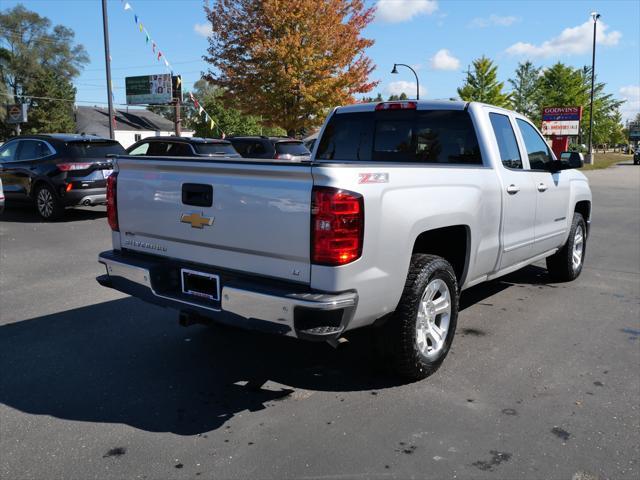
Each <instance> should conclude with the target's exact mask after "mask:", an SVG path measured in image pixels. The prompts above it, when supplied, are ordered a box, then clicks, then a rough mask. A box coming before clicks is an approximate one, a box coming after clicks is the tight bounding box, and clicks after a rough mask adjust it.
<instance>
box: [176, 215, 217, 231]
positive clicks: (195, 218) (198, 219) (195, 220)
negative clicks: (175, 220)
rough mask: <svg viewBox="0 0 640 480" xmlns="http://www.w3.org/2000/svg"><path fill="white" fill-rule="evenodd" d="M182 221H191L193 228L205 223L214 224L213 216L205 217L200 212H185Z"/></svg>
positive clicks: (201, 226) (202, 225)
mask: <svg viewBox="0 0 640 480" xmlns="http://www.w3.org/2000/svg"><path fill="white" fill-rule="evenodd" d="M180 221H181V222H182V223H190V224H191V228H203V227H204V226H205V225H207V226H209V227H210V226H211V225H213V217H203V216H202V215H200V214H199V213H183V214H182V216H181V217H180Z"/></svg>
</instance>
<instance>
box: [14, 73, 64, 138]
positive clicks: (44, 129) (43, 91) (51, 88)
mask: <svg viewBox="0 0 640 480" xmlns="http://www.w3.org/2000/svg"><path fill="white" fill-rule="evenodd" d="M24 91H25V95H29V96H32V97H34V98H32V100H31V102H30V103H31V107H30V109H29V113H28V115H27V119H28V122H27V123H25V124H24V125H23V126H22V131H23V132H24V133H53V132H74V131H75V120H74V117H73V104H74V102H75V99H76V89H75V87H74V86H73V85H72V84H71V82H70V81H69V80H67V79H65V78H63V77H61V76H60V75H58V74H56V73H55V72H53V71H51V70H42V71H41V72H39V73H38V74H37V75H36V76H35V77H34V78H32V79H31V81H30V82H29V85H28V86H27V87H26V89H25V90H24ZM38 97H39V98H38ZM51 98H55V99H56V100H50V99H51Z"/></svg>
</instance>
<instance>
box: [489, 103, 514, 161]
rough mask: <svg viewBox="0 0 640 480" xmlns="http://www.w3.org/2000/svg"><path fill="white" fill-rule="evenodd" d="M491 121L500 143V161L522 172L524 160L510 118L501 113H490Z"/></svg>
mask: <svg viewBox="0 0 640 480" xmlns="http://www.w3.org/2000/svg"><path fill="white" fill-rule="evenodd" d="M489 119H490V120H491V126H492V127H493V133H494V135H495V136H496V141H497V142H498V150H500V160H502V164H503V165H504V166H505V167H507V168H511V169H516V170H522V158H521V157H520V150H518V142H517V141H516V135H515V133H514V132H513V128H512V127H511V122H510V121H509V117H507V116H506V115H501V114H499V113H490V114H489Z"/></svg>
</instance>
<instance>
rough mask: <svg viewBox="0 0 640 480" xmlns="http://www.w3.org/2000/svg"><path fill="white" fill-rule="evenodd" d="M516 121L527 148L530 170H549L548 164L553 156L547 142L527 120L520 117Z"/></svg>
mask: <svg viewBox="0 0 640 480" xmlns="http://www.w3.org/2000/svg"><path fill="white" fill-rule="evenodd" d="M516 122H517V123H518V128H520V133H521V134H522V139H523V140H524V146H525V147H526V149H527V155H528V156H529V167H530V168H531V170H549V166H550V165H549V164H550V163H551V162H553V156H552V155H551V151H550V150H549V146H548V145H547V142H545V141H544V139H543V138H542V137H541V136H540V134H539V133H538V132H537V131H536V129H535V128H533V126H532V125H531V124H530V123H529V122H525V121H524V120H522V119H520V118H518V119H517V120H516Z"/></svg>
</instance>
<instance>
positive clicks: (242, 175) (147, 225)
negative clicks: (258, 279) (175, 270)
mask: <svg viewBox="0 0 640 480" xmlns="http://www.w3.org/2000/svg"><path fill="white" fill-rule="evenodd" d="M311 189H312V177H311V167H310V166H309V165H305V164H292V163H290V162H277V161H273V162H272V163H270V164H264V163H263V162H261V163H260V164H258V163H253V162H248V161H246V160H240V161H238V162H231V161H229V160H228V159H227V160H225V161H222V162H217V161H215V160H211V159H200V158H199V157H198V159H192V158H185V159H180V160H177V159H175V160H172V159H170V158H154V157H135V158H127V157H124V158H119V159H118V180H117V197H118V218H119V224H120V235H121V239H120V241H121V244H122V246H123V247H124V248H127V249H130V250H135V251H139V252H144V253H149V254H154V255H160V256H164V257H170V258H173V259H178V260H184V261H185V262H194V263H199V264H203V265H208V266H211V267H212V268H213V269H215V268H220V269H231V270H239V271H242V272H247V273H254V274H258V275H266V276H271V277H276V278H281V279H286V280H291V281H297V282H305V283H306V282H309V280H310V261H309V257H310V228H311V227H310V222H311V220H310V218H311V213H310V209H311V205H310V204H311Z"/></svg>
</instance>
